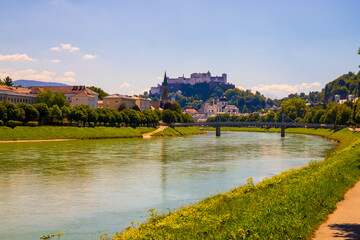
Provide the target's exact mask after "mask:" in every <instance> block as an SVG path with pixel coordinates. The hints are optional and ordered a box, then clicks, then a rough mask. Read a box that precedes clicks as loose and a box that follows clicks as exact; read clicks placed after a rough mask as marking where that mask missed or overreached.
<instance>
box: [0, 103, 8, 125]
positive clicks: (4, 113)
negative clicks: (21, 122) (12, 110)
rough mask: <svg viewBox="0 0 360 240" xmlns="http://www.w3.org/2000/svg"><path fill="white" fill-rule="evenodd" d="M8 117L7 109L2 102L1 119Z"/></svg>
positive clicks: (0, 107) (0, 106)
mask: <svg viewBox="0 0 360 240" xmlns="http://www.w3.org/2000/svg"><path fill="white" fill-rule="evenodd" d="M6 119H7V109H6V107H5V106H4V105H3V104H1V102H0V120H2V121H5V120H6Z"/></svg>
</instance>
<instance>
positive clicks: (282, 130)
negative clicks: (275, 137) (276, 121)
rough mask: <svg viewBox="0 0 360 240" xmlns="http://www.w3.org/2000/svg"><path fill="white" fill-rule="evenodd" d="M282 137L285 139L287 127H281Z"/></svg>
mask: <svg viewBox="0 0 360 240" xmlns="http://www.w3.org/2000/svg"><path fill="white" fill-rule="evenodd" d="M281 137H285V126H281Z"/></svg>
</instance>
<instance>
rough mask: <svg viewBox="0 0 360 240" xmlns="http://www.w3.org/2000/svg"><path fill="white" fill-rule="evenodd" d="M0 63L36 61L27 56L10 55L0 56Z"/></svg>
mask: <svg viewBox="0 0 360 240" xmlns="http://www.w3.org/2000/svg"><path fill="white" fill-rule="evenodd" d="M0 61H11V62H24V61H29V62H36V61H37V60H36V59H34V58H31V57H29V56H28V55H27V54H12V55H1V54H0Z"/></svg>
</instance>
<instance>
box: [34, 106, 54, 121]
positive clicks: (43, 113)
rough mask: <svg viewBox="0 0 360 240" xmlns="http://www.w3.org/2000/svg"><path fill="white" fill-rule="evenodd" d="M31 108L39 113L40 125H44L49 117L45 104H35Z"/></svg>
mask: <svg viewBox="0 0 360 240" xmlns="http://www.w3.org/2000/svg"><path fill="white" fill-rule="evenodd" d="M33 106H34V107H35V108H36V110H37V111H38V112H39V122H40V124H46V123H47V121H48V120H49V117H50V110H49V107H48V106H47V105H46V104H45V103H36V104H34V105H33Z"/></svg>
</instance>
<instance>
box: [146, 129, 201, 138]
mask: <svg viewBox="0 0 360 240" xmlns="http://www.w3.org/2000/svg"><path fill="white" fill-rule="evenodd" d="M205 133H206V132H205V131H202V130H200V129H199V128H197V127H174V128H171V127H168V128H166V129H164V130H163V131H161V132H158V133H155V134H153V135H152V136H155V137H173V136H182V135H196V134H205Z"/></svg>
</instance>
